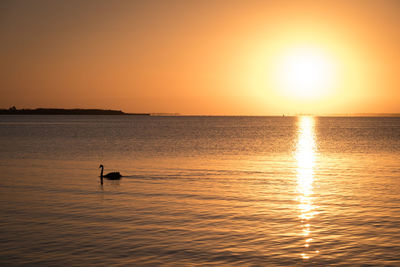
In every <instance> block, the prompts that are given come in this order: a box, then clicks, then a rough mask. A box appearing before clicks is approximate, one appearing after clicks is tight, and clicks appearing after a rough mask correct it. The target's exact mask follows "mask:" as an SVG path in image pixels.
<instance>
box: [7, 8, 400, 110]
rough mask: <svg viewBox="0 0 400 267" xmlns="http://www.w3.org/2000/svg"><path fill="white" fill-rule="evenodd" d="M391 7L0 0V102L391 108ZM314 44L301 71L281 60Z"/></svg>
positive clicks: (399, 58) (394, 31)
mask: <svg viewBox="0 0 400 267" xmlns="http://www.w3.org/2000/svg"><path fill="white" fill-rule="evenodd" d="M399 14H400V1H396V0H392V1H390V0H385V1H368V0H363V1H340V0H339V1H234V0H229V1H218V0H216V1H201V0H199V1H195V0H193V1H184V0H182V1H178V0H177V1H168V0H159V1H155V0H150V1H1V2H0V43H1V45H0V53H1V55H0V58H1V63H0V70H1V72H0V75H1V76H0V90H1V98H0V108H8V107H10V106H13V105H15V106H17V108H35V107H62V108H75V107H78V108H104V109H122V110H124V111H126V112H157V113H158V112H178V113H182V114H209V115H276V114H282V113H285V114H297V113H314V114H327V113H361V112H368V113H383V112H385V113H400V105H399V104H400V68H399V66H398V65H399V62H400V52H399V51H400V16H399ZM304 48H305V49H304ZM293 51H295V52H293ZM296 51H297V52H296ZM298 51H311V52H310V53H308V52H306V53H304V52H298ZM315 51H318V52H315ZM296 53H297V54H296ZM304 54H305V55H306V56H303V55H304ZM309 54H311V56H309ZM317 54H318V55H323V56H322V58H323V59H322V60H320V61H322V63H321V64H323V65H324V64H326V65H329V66H332V67H329V68H328V69H329V70H328V71H325V72H324V73H321V72H318V70H317V71H316V70H315V66H311V67H310V69H311V70H310V72H309V73H307V74H306V76H307V75H309V76H310V77H311V81H309V80H306V81H303V78H302V77H303V76H301V75H300V78H293V75H294V76H296V75H297V76H299V73H294V74H293V73H287V72H286V71H285V68H282V69H283V70H281V69H280V67H279V66H284V64H286V63H284V62H285V58H286V59H287V58H295V60H293V59H289V60H287V61H288V62H289V63H288V65H289V67H288V68H289V69H290V68H291V64H294V65H295V66H300V68H295V71H294V72H296V71H297V72H299V71H300V74H302V73H303V72H302V70H301V69H302V66H304V64H303V65H302V62H300V64H299V62H296V60H297V58H306V59H305V61H307V60H308V59H309V58H310V57H311V58H312V57H314V55H317ZM290 55H292V56H290ZM299 55H300V56H299ZM316 57H318V56H316ZM318 58H321V57H318ZM318 60H319V59H317V62H319V61H318ZM307 64H308V63H306V65H307ZM297 69H300V70H297ZM317 69H318V67H317ZM316 75H317V76H318V77H325V76H326V77H328V78H320V80H321V79H322V81H320V84H319V85H318V86H315V88H313V90H311V91H310V92H309V93H308V95H303V92H302V90H303V89H302V88H303V87H304V86H308V85H309V84H310V83H313V82H314V83H315V79H316V78H315V76H316ZM313 79H314V80H313ZM318 79H319V78H318ZM318 81H319V80H318ZM301 83H305V85H304V84H303V85H302V84H301ZM285 84H290V86H289V87H288V86H287V87H288V88H286V89H285V88H284V87H285ZM295 87H297V88H295ZM322 92H323V93H322Z"/></svg>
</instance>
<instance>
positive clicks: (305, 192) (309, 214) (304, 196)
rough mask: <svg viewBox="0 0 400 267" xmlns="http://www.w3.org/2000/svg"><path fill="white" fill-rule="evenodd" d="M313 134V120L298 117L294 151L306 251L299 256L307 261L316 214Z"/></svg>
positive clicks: (314, 145) (299, 206) (298, 198)
mask: <svg viewBox="0 0 400 267" xmlns="http://www.w3.org/2000/svg"><path fill="white" fill-rule="evenodd" d="M314 136H315V134H314V118H313V117H300V118H299V120H298V142H297V150H296V155H295V158H296V162H297V193H298V197H297V200H298V202H299V204H298V208H299V211H300V215H299V217H300V219H301V227H302V236H304V237H306V239H305V242H304V243H305V244H304V247H305V248H306V251H304V253H302V254H301V257H302V258H303V259H309V258H310V254H309V250H310V245H311V242H312V240H313V239H312V238H311V237H310V236H311V234H312V232H311V223H310V220H311V219H312V218H313V217H314V216H315V215H316V214H317V212H316V211H315V205H314V204H313V197H312V195H313V181H314V166H315V160H316V144H315V137H314Z"/></svg>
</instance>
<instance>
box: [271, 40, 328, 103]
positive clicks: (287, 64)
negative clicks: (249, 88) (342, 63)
mask: <svg viewBox="0 0 400 267" xmlns="http://www.w3.org/2000/svg"><path fill="white" fill-rule="evenodd" d="M277 65H278V66H277V67H278V68H277V75H276V76H277V77H276V78H277V79H278V81H277V82H278V84H279V88H280V90H282V92H283V93H284V94H285V95H287V96H290V97H292V98H295V99H320V98H322V97H325V96H327V95H328V94H329V92H330V91H331V89H332V88H333V86H334V83H335V66H334V60H333V59H332V58H330V57H329V55H328V54H327V53H326V52H324V51H322V50H320V49H317V48H311V47H298V48H294V49H290V50H289V51H286V52H283V53H282V56H281V58H280V59H279V60H278V64H277Z"/></svg>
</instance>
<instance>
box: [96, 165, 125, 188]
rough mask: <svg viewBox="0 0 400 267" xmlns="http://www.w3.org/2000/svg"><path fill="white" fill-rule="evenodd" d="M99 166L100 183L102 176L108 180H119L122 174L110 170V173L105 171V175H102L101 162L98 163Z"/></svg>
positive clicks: (102, 167)
mask: <svg viewBox="0 0 400 267" xmlns="http://www.w3.org/2000/svg"><path fill="white" fill-rule="evenodd" d="M99 168H101V172H100V179H101V184H103V177H105V178H107V179H109V180H119V179H121V177H122V175H121V174H120V173H119V172H110V173H107V174H106V175H103V170H104V166H103V165H102V164H100V166H99Z"/></svg>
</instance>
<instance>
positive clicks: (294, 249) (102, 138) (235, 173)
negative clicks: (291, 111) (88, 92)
mask: <svg viewBox="0 0 400 267" xmlns="http://www.w3.org/2000/svg"><path fill="white" fill-rule="evenodd" d="M0 147H1V150H0V173H1V179H0V265H2V266H15V265H16V266H18V265H35V264H36V265H40V266H58V265H64V266H91V265H92V266H94V265H96V266H97V265H104V266H108V265H139V266H146V265H147V266H152V265H167V266H168V265H169V266H182V265H183V266H191V265H195V266H196V265H198V266H204V265H217V266H223V265H240V266H246V265H248V266H273V265H315V266H322V265H349V266H353V265H361V264H364V265H371V266H377V265H387V266H400V118H350V117H346V118H318V117H316V118H313V117H299V118H296V117H284V118H280V117H275V118H274V117H132V116H1V117H0ZM100 163H102V164H104V166H105V169H106V170H105V171H106V172H107V171H115V170H117V171H120V172H121V173H122V174H123V175H126V176H127V177H124V178H122V180H120V181H105V183H104V185H103V187H102V186H100V183H99V178H98V175H99V169H98V166H99V164H100Z"/></svg>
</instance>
